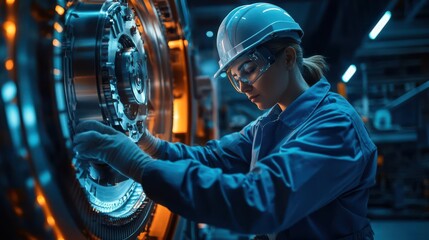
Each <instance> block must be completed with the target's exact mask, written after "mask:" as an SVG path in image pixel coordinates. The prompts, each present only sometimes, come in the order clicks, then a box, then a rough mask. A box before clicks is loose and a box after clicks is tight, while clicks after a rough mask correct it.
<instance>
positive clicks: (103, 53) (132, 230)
mask: <svg viewBox="0 0 429 240" xmlns="http://www.w3.org/2000/svg"><path fill="white" fill-rule="evenodd" d="M0 6H6V7H5V9H4V10H7V12H5V13H7V14H3V9H0V11H2V16H1V17H0V24H1V25H2V26H3V28H4V29H6V30H7V31H6V36H5V37H4V38H3V35H2V34H3V32H2V33H0V35H1V38H0V50H1V51H0V61H1V63H2V64H1V66H0V77H1V78H0V91H1V93H2V95H1V99H0V103H1V104H0V120H1V121H0V127H1V134H2V138H1V140H0V142H1V146H0V156H1V158H0V166H1V168H0V173H1V177H0V180H1V181H0V187H1V188H2V189H4V190H5V191H2V195H0V199H1V201H0V204H1V210H2V211H1V213H2V215H3V214H4V215H5V216H7V218H10V222H11V223H13V226H14V228H13V229H11V231H5V232H6V233H8V234H13V235H12V237H14V238H16V237H18V238H36V239H53V238H56V239H68V238H71V239H129V238H136V236H137V235H140V234H142V233H145V236H150V234H149V232H148V231H149V227H150V225H151V219H152V215H153V209H154V203H153V202H152V201H151V200H150V199H149V198H147V196H146V194H145V193H144V191H143V188H142V186H141V185H140V184H139V183H137V182H134V181H133V180H131V179H129V178H127V177H125V176H123V175H121V174H120V173H118V172H116V171H115V170H113V169H112V168H110V167H109V166H108V165H106V164H103V163H101V162H100V161H97V160H94V161H91V160H85V159H77V158H75V157H74V152H73V150H72V147H73V146H72V140H73V135H74V129H75V126H76V124H78V122H80V121H84V120H88V119H92V120H98V121H102V122H104V123H105V124H108V125H111V126H113V127H114V128H115V129H117V130H119V131H122V132H123V133H124V134H126V135H127V136H128V137H130V138H131V139H132V140H133V141H134V142H136V144H138V140H139V138H140V136H141V134H142V131H143V130H144V128H148V129H149V131H151V132H152V133H153V134H154V135H156V136H158V137H160V138H163V139H167V140H170V139H171V137H172V135H173V133H172V128H173V100H174V97H173V79H174V77H173V72H174V67H173V66H172V63H174V61H172V60H171V56H172V55H171V49H170V47H169V44H168V42H169V39H168V36H167V32H166V29H165V26H164V24H165V22H164V21H163V19H162V14H161V13H160V12H161V11H160V10H159V9H158V6H157V5H156V4H155V3H154V2H152V1H134V0H131V1H125V0H122V1H101V0H85V1H83V0H82V1H78V0H72V1H64V0H57V1H40V0H30V1H6V0H3V1H0ZM164 11H165V9H164ZM3 16H5V17H3ZM18 19H19V21H18ZM9 30H10V31H9ZM29 42H31V43H32V44H29ZM181 64H183V65H184V66H187V63H186V62H182V63H181ZM184 78H186V76H184ZM3 209H5V210H4V211H3ZM1 233H3V230H2V231H1ZM6 236H8V235H6Z"/></svg>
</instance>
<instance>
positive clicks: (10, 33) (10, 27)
mask: <svg viewBox="0 0 429 240" xmlns="http://www.w3.org/2000/svg"><path fill="white" fill-rule="evenodd" d="M3 28H4V30H5V31H6V36H7V37H8V38H13V37H15V33H16V25H15V23H14V22H12V21H6V22H4V23H3Z"/></svg>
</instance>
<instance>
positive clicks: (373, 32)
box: [369, 11, 392, 40]
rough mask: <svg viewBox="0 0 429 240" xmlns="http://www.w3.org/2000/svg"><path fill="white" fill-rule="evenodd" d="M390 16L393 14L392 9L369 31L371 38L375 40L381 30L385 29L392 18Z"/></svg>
mask: <svg viewBox="0 0 429 240" xmlns="http://www.w3.org/2000/svg"><path fill="white" fill-rule="evenodd" d="M390 17H392V14H391V13H390V11H386V12H385V13H384V15H383V17H381V19H380V20H379V21H378V23H377V24H376V25H375V27H374V28H373V29H372V30H371V32H370V33H369V38H371V39H372V40H374V39H375V38H376V37H377V36H378V34H379V33H380V32H381V30H383V28H384V26H386V24H387V22H388V21H389V20H390Z"/></svg>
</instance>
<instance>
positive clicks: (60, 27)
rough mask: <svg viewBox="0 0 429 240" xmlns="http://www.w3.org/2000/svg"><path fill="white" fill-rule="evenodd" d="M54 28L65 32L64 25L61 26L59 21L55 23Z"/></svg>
mask: <svg viewBox="0 0 429 240" xmlns="http://www.w3.org/2000/svg"><path fill="white" fill-rule="evenodd" d="M54 29H55V30H56V31H57V32H59V33H60V32H63V27H62V26H61V24H59V23H57V22H56V23H54Z"/></svg>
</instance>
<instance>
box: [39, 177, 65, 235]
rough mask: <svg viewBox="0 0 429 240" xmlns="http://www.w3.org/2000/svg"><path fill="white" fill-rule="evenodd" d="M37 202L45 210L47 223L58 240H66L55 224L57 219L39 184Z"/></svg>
mask: <svg viewBox="0 0 429 240" xmlns="http://www.w3.org/2000/svg"><path fill="white" fill-rule="evenodd" d="M36 201H37V203H38V204H39V205H40V207H41V208H42V209H43V212H44V213H45V216H46V223H48V225H49V226H50V227H51V228H52V230H53V231H54V233H55V236H56V238H57V239H58V240H64V237H63V234H62V233H61V231H60V228H59V226H57V224H56V222H55V218H54V216H53V215H52V211H51V209H50V208H49V205H48V204H47V202H46V198H45V196H44V195H43V192H42V189H41V188H40V186H39V185H38V184H36Z"/></svg>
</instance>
